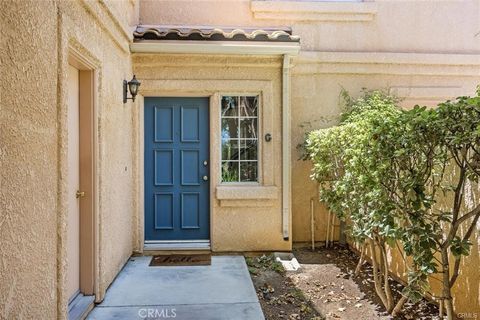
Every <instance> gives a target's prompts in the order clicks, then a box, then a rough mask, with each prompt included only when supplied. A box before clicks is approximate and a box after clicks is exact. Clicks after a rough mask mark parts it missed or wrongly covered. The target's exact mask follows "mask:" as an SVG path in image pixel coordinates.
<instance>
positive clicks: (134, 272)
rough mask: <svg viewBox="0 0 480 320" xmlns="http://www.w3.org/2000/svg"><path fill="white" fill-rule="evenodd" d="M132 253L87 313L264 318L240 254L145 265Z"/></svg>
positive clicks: (100, 318) (101, 319)
mask: <svg viewBox="0 0 480 320" xmlns="http://www.w3.org/2000/svg"><path fill="white" fill-rule="evenodd" d="M150 260H151V257H132V258H131V259H130V261H129V262H128V263H127V265H126V266H125V268H124V269H123V270H122V271H121V272H120V274H119V275H118V277H117V279H115V281H114V282H113V284H112V285H111V286H110V288H109V289H108V291H107V294H106V296H105V300H104V301H103V302H102V303H101V304H99V305H97V306H96V307H95V308H94V309H93V310H92V312H91V313H90V314H89V315H88V317H87V319H95V320H105V319H128V320H131V319H147V320H151V319H180V320H184V319H188V320H190V319H191V320H204V319H205V320H217V319H218V320H220V319H222V320H223V319H228V320H237V319H238V320H244V319H248V320H257V319H258V320H261V319H264V317H263V313H262V309H261V307H260V304H259V302H258V299H257V295H256V293H255V289H254V287H253V284H252V280H251V278H250V275H249V273H248V269H247V265H246V263H245V259H244V258H243V257H242V256H213V257H212V264H211V265H210V266H188V267H149V266H148V264H149V263H150Z"/></svg>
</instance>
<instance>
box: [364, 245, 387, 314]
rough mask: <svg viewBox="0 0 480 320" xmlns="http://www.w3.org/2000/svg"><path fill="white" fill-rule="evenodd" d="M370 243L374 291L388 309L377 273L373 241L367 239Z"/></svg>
mask: <svg viewBox="0 0 480 320" xmlns="http://www.w3.org/2000/svg"><path fill="white" fill-rule="evenodd" d="M368 242H369V244H370V249H371V251H372V266H373V281H374V284H375V291H376V293H377V295H378V297H379V298H380V300H381V301H382V303H383V305H384V306H385V308H386V309H388V302H387V297H386V296H385V292H384V291H383V288H382V283H381V279H379V275H378V261H377V253H376V250H375V242H374V240H372V239H369V240H368Z"/></svg>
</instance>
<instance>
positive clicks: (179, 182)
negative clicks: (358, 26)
mask: <svg viewBox="0 0 480 320" xmlns="http://www.w3.org/2000/svg"><path fill="white" fill-rule="evenodd" d="M208 108H209V102H208V98H145V113H144V115H145V116H144V117H145V240H207V239H209V237H210V212H209V210H210V204H209V197H210V195H209V181H208V177H209V166H208V163H209V114H208ZM204 177H207V179H206V180H204Z"/></svg>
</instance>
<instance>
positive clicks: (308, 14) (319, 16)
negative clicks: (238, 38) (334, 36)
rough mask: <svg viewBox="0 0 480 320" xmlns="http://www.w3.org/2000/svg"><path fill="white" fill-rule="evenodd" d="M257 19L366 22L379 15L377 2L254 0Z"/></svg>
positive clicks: (253, 6)
mask: <svg viewBox="0 0 480 320" xmlns="http://www.w3.org/2000/svg"><path fill="white" fill-rule="evenodd" d="M250 9H251V11H252V12H253V15H254V17H255V19H264V20H289V21H330V22H365V21H372V20H373V19H374V18H375V15H376V14H377V4H376V3H375V2H354V1H352V2H318V1H263V0H252V1H251V3H250Z"/></svg>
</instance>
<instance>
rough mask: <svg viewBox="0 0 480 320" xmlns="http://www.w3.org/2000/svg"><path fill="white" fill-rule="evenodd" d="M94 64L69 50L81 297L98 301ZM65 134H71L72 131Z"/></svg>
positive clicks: (71, 48)
mask: <svg viewBox="0 0 480 320" xmlns="http://www.w3.org/2000/svg"><path fill="white" fill-rule="evenodd" d="M93 61H94V60H93V59H90V58H89V57H86V56H85V55H84V54H82V53H80V52H79V51H78V50H77V49H76V48H74V47H72V46H70V47H69V52H68V57H67V64H68V65H71V66H73V67H75V68H76V69H78V70H79V157H80V159H79V170H80V185H79V188H80V190H81V191H85V196H84V197H82V198H80V223H79V228H80V252H79V254H80V275H79V277H80V293H81V294H83V295H84V296H92V297H93V296H96V297H97V298H98V292H99V291H98V250H99V247H98V241H97V240H98V228H97V223H98V174H97V168H98V143H97V136H98V127H97V123H98V114H97V112H98V111H97V96H98V90H97V86H96V84H97V81H98V80H97V79H98V65H97V64H96V63H95V62H93ZM64 87H66V86H64ZM64 130H65V133H66V134H68V130H69V128H68V127H64ZM66 170H68V168H66ZM66 236H68V235H66ZM65 250H66V248H65ZM64 256H65V257H66V252H65V255H64ZM66 298H67V300H68V298H69V297H66ZM90 300H91V301H92V303H93V299H90ZM96 300H97V299H96Z"/></svg>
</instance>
